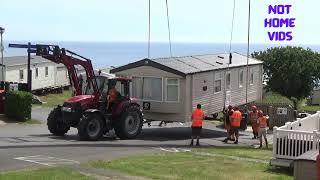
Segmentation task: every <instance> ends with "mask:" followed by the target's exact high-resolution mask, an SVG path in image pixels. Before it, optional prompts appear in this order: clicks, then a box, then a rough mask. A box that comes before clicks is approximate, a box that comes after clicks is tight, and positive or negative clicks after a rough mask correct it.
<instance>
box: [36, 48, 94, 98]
mask: <svg viewBox="0 0 320 180" xmlns="http://www.w3.org/2000/svg"><path fill="white" fill-rule="evenodd" d="M36 55H37V56H42V57H43V58H45V59H47V60H50V61H52V62H55V63H58V64H59V63H62V64H64V65H65V66H66V68H67V69H68V73H69V79H70V83H71V85H72V86H73V87H74V88H75V90H76V95H82V94H83V93H82V82H81V79H79V77H78V75H77V72H76V67H75V66H77V65H80V66H82V67H83V68H84V69H85V72H86V75H87V80H88V83H90V85H92V87H93V92H94V94H93V95H94V96H95V98H99V96H100V93H99V90H98V86H97V81H96V77H95V74H94V70H93V67H92V63H91V60H90V59H87V58H85V57H83V56H81V55H78V54H76V53H74V52H72V51H69V50H66V49H64V48H59V46H56V45H41V44H37V50H36Z"/></svg>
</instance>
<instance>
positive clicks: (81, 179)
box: [0, 167, 94, 180]
mask: <svg viewBox="0 0 320 180" xmlns="http://www.w3.org/2000/svg"><path fill="white" fill-rule="evenodd" d="M0 179H1V180H73V179H74V180H91V179H94V178H92V177H88V176H85V175H83V174H80V173H79V172H77V171H74V170H71V169H69V168H65V167H58V168H45V169H35V170H23V171H12V172H5V173H0Z"/></svg>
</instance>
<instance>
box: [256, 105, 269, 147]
mask: <svg viewBox="0 0 320 180" xmlns="http://www.w3.org/2000/svg"><path fill="white" fill-rule="evenodd" d="M257 124H258V126H259V139H260V146H259V147H260V148H262V136H263V137H264V140H265V141H266V147H267V149H268V141H267V127H268V116H267V115H266V114H263V112H262V111H259V112H258V120H257Z"/></svg>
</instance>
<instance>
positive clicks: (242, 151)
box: [195, 147, 272, 160]
mask: <svg viewBox="0 0 320 180" xmlns="http://www.w3.org/2000/svg"><path fill="white" fill-rule="evenodd" d="M195 151H200V152H207V153H212V154H221V155H227V156H237V157H242V158H253V159H259V160H270V159H271V157H272V149H255V148H252V147H237V148H234V147H223V148H222V147H215V148H210V149H199V150H195Z"/></svg>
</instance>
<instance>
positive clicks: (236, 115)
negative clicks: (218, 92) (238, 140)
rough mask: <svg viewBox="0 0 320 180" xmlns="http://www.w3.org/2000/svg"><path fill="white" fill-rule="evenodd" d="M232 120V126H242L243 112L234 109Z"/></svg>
mask: <svg viewBox="0 0 320 180" xmlns="http://www.w3.org/2000/svg"><path fill="white" fill-rule="evenodd" d="M231 118H232V121H231V126H234V127H240V123H241V119H242V114H241V112H240V111H234V112H233V113H232V116H231Z"/></svg>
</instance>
